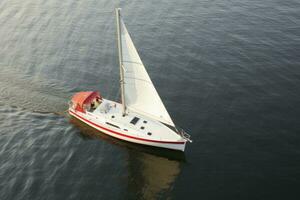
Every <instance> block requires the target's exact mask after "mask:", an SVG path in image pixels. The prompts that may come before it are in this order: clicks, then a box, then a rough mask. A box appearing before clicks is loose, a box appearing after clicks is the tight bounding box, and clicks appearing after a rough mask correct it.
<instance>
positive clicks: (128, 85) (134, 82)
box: [119, 19, 175, 126]
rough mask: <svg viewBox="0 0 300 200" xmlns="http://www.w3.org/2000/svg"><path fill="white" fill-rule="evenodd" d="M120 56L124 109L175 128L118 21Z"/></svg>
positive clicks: (124, 27)
mask: <svg viewBox="0 0 300 200" xmlns="http://www.w3.org/2000/svg"><path fill="white" fill-rule="evenodd" d="M119 23H120V32H121V34H120V38H121V51H122V53H121V56H122V59H121V61H122V68H123V76H124V77H123V78H124V80H122V81H124V100H125V105H126V109H127V110H128V111H133V112H137V113H141V114H143V115H146V116H148V117H150V118H153V119H156V120H159V121H161V122H163V123H166V124H169V125H171V126H175V125H174V123H173V121H172V119H171V117H170V115H169V113H168V112H167V110H166V108H165V106H164V104H163V102H162V101H161V99H160V97H159V95H158V93H157V91H156V89H155V87H154V85H153V83H152V81H151V79H150V77H149V75H148V73H147V71H146V69H145V66H144V64H143V63H142V61H141V59H140V57H139V55H138V52H137V50H136V48H135V46H134V44H133V42H132V40H131V38H130V35H129V34H128V31H127V29H126V26H125V24H124V22H123V20H122V19H120V22H119Z"/></svg>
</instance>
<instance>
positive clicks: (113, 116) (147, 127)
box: [69, 99, 186, 151]
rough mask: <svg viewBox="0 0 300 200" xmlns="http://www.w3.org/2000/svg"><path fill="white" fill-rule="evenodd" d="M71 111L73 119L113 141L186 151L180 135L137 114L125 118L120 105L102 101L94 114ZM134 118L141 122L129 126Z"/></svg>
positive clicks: (183, 140)
mask: <svg viewBox="0 0 300 200" xmlns="http://www.w3.org/2000/svg"><path fill="white" fill-rule="evenodd" d="M69 110H70V111H71V112H70V114H71V115H73V116H75V117H77V118H78V119H80V120H82V121H84V122H85V123H87V124H89V125H90V126H92V127H94V128H96V129H98V130H101V131H102V132H104V133H107V134H109V135H111V136H113V137H117V138H119V139H123V140H127V141H130V142H135V143H139V144H145V145H151V146H158V147H163V148H170V149H176V150H182V151H184V147H185V143H186V140H185V139H183V138H182V137H181V136H180V135H179V134H177V133H176V132H174V131H173V130H171V129H170V128H168V127H167V126H166V125H164V124H162V123H160V122H158V121H155V120H152V119H149V118H147V117H145V116H142V115H140V114H137V113H134V112H130V113H128V114H127V115H125V116H123V115H122V105H121V104H119V103H116V102H113V101H110V100H106V99H103V102H102V103H101V104H100V105H99V106H98V107H97V108H96V109H95V110H93V111H87V112H86V113H81V112H76V111H74V110H73V109H72V108H70V109H69ZM72 112H73V113H75V114H76V115H78V116H80V117H78V116H76V115H74V114H73V113H72ZM134 117H137V118H139V120H138V121H137V123H136V124H132V123H130V122H131V120H132V119H133V118H134ZM89 122H92V123H89ZM99 126H100V127H99ZM107 129H109V130H107ZM113 132H116V133H117V134H115V133H113ZM122 135H123V136H122ZM124 136H125V137H124Z"/></svg>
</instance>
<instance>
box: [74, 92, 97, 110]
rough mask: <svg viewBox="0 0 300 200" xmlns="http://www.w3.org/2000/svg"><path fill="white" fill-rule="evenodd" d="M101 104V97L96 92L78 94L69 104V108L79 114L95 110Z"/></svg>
mask: <svg viewBox="0 0 300 200" xmlns="http://www.w3.org/2000/svg"><path fill="white" fill-rule="evenodd" d="M101 103H102V96H101V95H100V93H99V92H98V91H88V92H78V93H76V94H75V95H74V96H73V97H72V100H71V102H70V104H71V105H70V106H71V107H72V108H73V109H74V110H75V111H79V112H83V113H85V112H86V111H93V110H95V109H96V108H97V107H98V106H99V105H100V104H101Z"/></svg>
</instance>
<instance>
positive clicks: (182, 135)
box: [179, 128, 193, 143]
mask: <svg viewBox="0 0 300 200" xmlns="http://www.w3.org/2000/svg"><path fill="white" fill-rule="evenodd" d="M179 134H180V135H181V137H182V138H183V139H185V140H187V141H189V142H190V143H192V142H193V140H191V136H190V135H189V134H188V133H187V132H185V131H184V130H183V129H182V128H179Z"/></svg>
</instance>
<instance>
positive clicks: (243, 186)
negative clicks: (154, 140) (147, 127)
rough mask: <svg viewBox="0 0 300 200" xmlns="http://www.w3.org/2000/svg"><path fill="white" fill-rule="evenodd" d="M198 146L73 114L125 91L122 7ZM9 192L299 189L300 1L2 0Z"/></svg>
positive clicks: (40, 195) (1, 89) (1, 80)
mask: <svg viewBox="0 0 300 200" xmlns="http://www.w3.org/2000/svg"><path fill="white" fill-rule="evenodd" d="M116 6H121V7H122V8H123V9H122V13H123V17H124V20H125V23H126V25H127V28H128V31H129V32H130V34H131V36H132V38H133V40H134V43H135V44H136V47H137V49H138V51H139V53H140V56H141V58H142V60H143V62H144V64H145V66H146V68H147V70H148V72H149V75H150V76H151V78H152V80H153V82H154V84H155V86H156V88H157V90H158V92H159V93H160V95H161V98H162V99H163V101H164V103H165V105H166V107H167V109H168V111H169V113H170V115H171V116H172V118H173V120H174V122H175V123H176V124H177V125H179V126H181V127H182V128H184V129H185V130H186V131H187V132H188V133H190V134H191V136H192V138H193V140H194V142H193V143H192V144H188V146H187V149H186V152H185V154H180V153H174V152H169V151H162V150H157V149H152V148H144V147H141V146H138V145H132V144H128V143H126V142H122V141H118V140H115V139H112V138H110V137H108V136H105V135H103V134H100V133H98V132H96V131H94V130H93V129H91V128H89V127H87V126H85V125H84V124H82V123H80V122H78V121H77V120H74V119H71V118H70V117H69V116H68V115H67V113H66V110H67V102H68V100H69V99H70V97H71V96H72V94H74V93H75V92H78V91H82V90H100V92H101V94H102V95H103V96H104V97H105V98H108V99H112V100H118V99H119V92H120V91H119V77H118V76H119V74H118V72H119V71H118V66H117V65H118V62H117V50H116V35H115V21H114V20H115V19H114V12H113V10H114V7H116ZM0 27H1V28H0V47H1V48H0V69H1V70H0V121H1V123H0V194H1V199H31V200H32V199H186V198H189V199H297V197H299V192H298V188H299V185H300V182H299V177H300V171H299V167H300V165H299V163H300V148H299V144H300V136H299V134H298V133H299V132H300V125H299V118H300V100H299V99H300V92H299V91H300V57H299V52H300V2H299V1H297V0H287V1H277V0H266V1H257V0H254V1H253V0H251V1H250V0H242V1H238V2H236V1H230V0H225V1H221V0H215V1H206V0H198V1H195V0H194V1H192V0H187V1H179V0H175V1H165V0H164V1H157V0H155V1H146V0H141V1H135V0H134V1H121V2H119V1H107V0H80V1H75V0H66V1H58V0H48V1H46V0H22V1H21V0H3V1H1V2H0Z"/></svg>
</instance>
